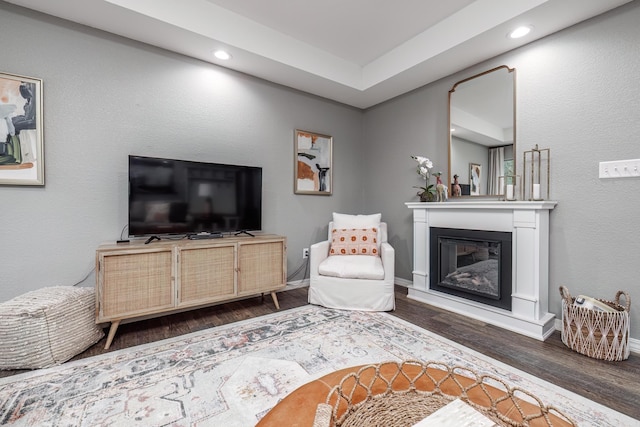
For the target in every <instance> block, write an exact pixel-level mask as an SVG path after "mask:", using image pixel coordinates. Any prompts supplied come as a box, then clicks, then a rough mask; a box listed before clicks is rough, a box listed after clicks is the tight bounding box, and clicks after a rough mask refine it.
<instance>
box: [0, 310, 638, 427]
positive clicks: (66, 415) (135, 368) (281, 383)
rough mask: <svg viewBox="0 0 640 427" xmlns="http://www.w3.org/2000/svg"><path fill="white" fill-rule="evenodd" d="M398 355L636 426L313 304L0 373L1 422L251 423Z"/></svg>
mask: <svg viewBox="0 0 640 427" xmlns="http://www.w3.org/2000/svg"><path fill="white" fill-rule="evenodd" d="M401 359H418V360H423V361H427V360H437V361H440V362H444V363H447V364H454V365H462V366H465V367H469V368H471V369H473V370H475V371H476V372H479V373H484V372H486V373H491V374H493V375H497V376H499V377H502V378H504V379H505V380H506V381H507V382H508V383H509V384H511V385H512V386H519V387H522V388H524V389H527V390H529V391H531V392H532V393H534V394H535V395H537V396H538V397H540V398H541V399H542V401H543V402H544V403H548V404H553V405H555V406H557V407H558V408H560V409H561V410H562V411H563V412H564V413H566V414H567V415H569V416H570V417H572V418H573V419H575V420H576V421H577V422H578V423H579V425H581V426H599V427H602V426H612V427H614V426H615V427H620V426H632V425H636V426H637V425H638V422H637V421H636V420H633V419H631V418H629V417H627V416H625V415H623V414H620V413H617V412H614V411H611V410H609V409H607V408H605V407H603V406H602V405H599V404H597V403H595V402H592V401H589V400H587V399H584V398H582V397H580V396H578V395H576V394H574V393H571V392H569V391H566V390H563V389H561V388H558V387H556V386H554V385H552V384H549V383H547V382H544V381H541V380H538V379H536V378H534V377H532V376H530V375H528V374H525V373H523V372H521V371H518V370H515V369H513V368H511V367H509V366H507V365H504V364H502V363H500V362H497V361H495V360H492V359H489V358H487V357H486V356H483V355H482V354H480V353H477V352H475V351H473V350H470V349H468V348H466V347H463V346H460V345H458V344H456V343H454V342H452V341H449V340H447V339H445V338H442V337H440V336H438V335H436V334H433V333H431V332H429V331H426V330H424V329H420V328H418V327H416V326H414V325H412V324H410V323H407V322H405V321H402V320H400V319H398V318H396V317H393V316H392V315H389V314H387V313H368V312H354V311H341V310H330V309H324V308H320V307H316V306H310V305H309V306H304V307H300V308H296V309H292V310H287V311H282V312H279V313H276V314H272V315H268V316H264V317H259V318H255V319H250V320H246V321H243V322H238V323H233V324H230V325H226V326H220V327H214V328H210V329H207V330H205V331H200V332H196V333H192V334H189V335H184V336H181V337H177V338H172V339H168V340H164V341H159V342H155V343H152V344H147V345H144V346H138V347H134V348H130V349H126V350H120V351H115V352H112V353H107V354H104V355H100V356H95V357H91V358H88V359H83V360H77V361H74V362H70V363H66V364H63V365H61V366H57V367H54V368H49V369H43V370H39V371H34V372H29V373H25V374H20V375H16V376H13V377H8V378H4V379H1V380H0V405H1V406H0V424H2V425H12V426H184V427H187V426H194V427H196V426H197V427H200V426H225V427H235V426H242V427H244V426H253V425H255V423H256V422H257V421H258V420H259V419H260V418H262V416H264V414H265V413H266V412H267V411H268V410H269V409H270V408H272V407H273V406H274V405H275V404H276V403H278V401H279V400H280V399H282V398H283V397H284V396H286V395H287V394H288V393H290V392H291V391H293V390H294V389H296V388H297V387H299V386H301V385H302V384H304V383H306V382H309V381H311V380H313V379H316V378H318V377H320V376H323V375H325V374H327V373H329V372H332V371H334V370H337V369H341V368H345V367H349V366H355V365H362V364H368V363H377V362H382V361H387V360H401ZM285 427H286V426H285Z"/></svg>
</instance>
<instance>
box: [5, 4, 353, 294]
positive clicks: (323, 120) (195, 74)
mask: <svg viewBox="0 0 640 427" xmlns="http://www.w3.org/2000/svg"><path fill="white" fill-rule="evenodd" d="M0 29H1V30H0V31H1V32H2V48H1V50H0V51H1V52H2V54H1V55H0V70H2V71H4V72H11V73H15V74H20V75H26V76H32V77H38V78H41V79H42V80H43V89H44V90H43V92H44V139H45V167H46V171H45V175H46V186H45V187H44V188H29V187H6V186H3V187H0V195H1V196H0V197H2V201H3V202H2V203H1V204H0V218H1V219H2V220H1V221H2V222H1V223H0V224H1V225H0V229H1V230H2V233H1V234H2V244H1V245H0V263H1V267H0V301H5V300H7V299H10V298H12V297H14V296H17V295H19V294H21V293H23V292H25V291H28V290H33V289H37V288H41V287H45V286H53V285H71V284H74V283H76V282H78V281H80V280H82V278H83V277H85V275H87V274H89V273H90V272H91V270H92V269H93V267H94V264H95V249H96V247H97V246H98V245H99V244H100V243H102V242H105V241H112V242H113V241H115V240H116V239H118V238H119V236H120V232H121V230H122V229H123V227H124V225H125V224H126V223H127V156H128V155H129V154H139V155H147V156H158V157H171V158H179V159H187V160H203V161H211V162H221V163H233V164H246V165H256V166H262V167H263V181H264V182H263V188H264V192H263V228H264V230H265V231H267V232H270V233H277V234H282V235H286V236H287V237H288V270H289V272H294V271H295V270H296V269H297V267H298V266H299V265H300V264H301V263H302V248H303V247H308V246H309V245H310V244H311V243H313V242H316V241H318V240H321V237H324V236H326V228H327V223H328V221H329V220H330V218H331V213H332V212H333V211H334V210H335V211H342V212H349V213H356V212H358V211H359V208H360V207H361V205H362V201H363V200H362V195H361V191H360V190H361V188H362V186H363V179H364V178H363V176H362V175H363V174H362V173H361V172H362V171H360V170H358V169H357V168H355V167H354V165H359V164H360V156H361V149H360V143H361V140H362V129H361V126H362V120H361V119H362V112H361V111H360V110H359V109H354V108H350V107H346V106H344V105H341V104H337V103H334V102H329V101H327V100H323V99H320V98H317V97H313V96H310V95H307V94H304V93H301V92H296V91H293V90H288V89H286V88H283V87H280V86H276V85H272V84H270V83H267V82H265V81H262V80H258V79H255V78H251V77H249V76H246V75H243V74H240V73H236V72H232V71H229V70H226V69H224V68H220V67H217V66H214V65H210V64H206V63H203V62H200V61H197V60H193V59H190V58H186V57H183V56H180V55H176V54H173V53H170V52H166V51H164V50H160V49H156V48H152V47H149V46H147V45H144V44H141V43H137V42H133V41H130V40H127V39H123V38H120V37H116V36H112V35H109V34H106V33H103V32H100V31H95V30H92V29H89V28H86V27H82V26H79V25H74V24H70V23H68V22H65V21H62V20H58V19H55V18H52V17H48V16H46V15H42V14H37V13H33V12H30V11H28V10H26V9H22V8H17V7H15V6H12V5H9V4H7V3H3V2H0ZM296 128H301V129H306V130H310V131H315V132H320V133H326V134H330V135H332V136H333V137H334V155H335V162H334V166H335V170H334V178H335V180H336V182H339V183H340V185H338V186H336V187H335V188H334V194H333V196H332V197H324V196H307V195H294V194H293V159H294V155H293V132H294V129H296ZM296 279H302V275H301V274H300V275H299V276H298V277H294V278H292V280H296ZM94 280H95V279H94V276H93V274H89V277H88V278H87V280H86V281H85V282H84V283H83V284H84V285H88V286H92V285H93V283H95V282H94Z"/></svg>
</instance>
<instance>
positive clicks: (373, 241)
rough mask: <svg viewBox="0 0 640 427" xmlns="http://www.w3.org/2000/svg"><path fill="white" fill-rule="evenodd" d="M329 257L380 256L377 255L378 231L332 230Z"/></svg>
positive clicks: (364, 229)
mask: <svg viewBox="0 0 640 427" xmlns="http://www.w3.org/2000/svg"><path fill="white" fill-rule="evenodd" d="M329 255H376V256H378V255H380V254H379V253H378V229H377V228H376V227H374V228H348V229H347V228H340V229H339V228H334V229H333V230H331V250H330V251H329Z"/></svg>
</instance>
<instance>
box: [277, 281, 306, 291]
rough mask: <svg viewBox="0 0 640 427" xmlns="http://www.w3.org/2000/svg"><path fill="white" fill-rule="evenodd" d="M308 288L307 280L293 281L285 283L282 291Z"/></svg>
mask: <svg viewBox="0 0 640 427" xmlns="http://www.w3.org/2000/svg"><path fill="white" fill-rule="evenodd" d="M308 286H309V279H302V280H294V281H291V282H287V286H285V287H284V289H283V290H284V291H288V290H291V289H296V288H305V287H308Z"/></svg>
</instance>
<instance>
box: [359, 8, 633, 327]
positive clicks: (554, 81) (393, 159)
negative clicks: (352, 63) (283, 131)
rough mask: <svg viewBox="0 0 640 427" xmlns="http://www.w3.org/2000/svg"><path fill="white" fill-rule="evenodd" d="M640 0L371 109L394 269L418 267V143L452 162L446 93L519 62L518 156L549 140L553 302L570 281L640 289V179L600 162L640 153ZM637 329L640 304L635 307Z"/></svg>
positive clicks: (612, 290) (370, 133)
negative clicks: (606, 171)
mask: <svg viewBox="0 0 640 427" xmlns="http://www.w3.org/2000/svg"><path fill="white" fill-rule="evenodd" d="M638 22H640V2H632V3H629V4H628V5H626V6H623V7H621V8H618V9H616V10H614V11H612V12H610V13H607V14H605V15H602V16H600V17H596V18H594V19H592V20H589V21H587V22H585V23H582V24H579V25H577V26H574V27H572V28H569V29H567V30H564V31H562V32H559V33H556V34H555V35H552V36H550V37H546V38H545V39H542V40H540V41H538V42H534V43H532V44H530V45H528V46H525V47H523V48H520V49H517V50H514V51H512V52H510V53H508V54H505V55H501V56H499V57H497V58H494V59H492V60H490V61H486V62H485V63H482V64H478V65H477V66H474V67H471V68H469V69H467V70H464V71H462V72H459V73H456V74H454V75H451V76H449V77H447V78H444V79H442V80H440V81H438V82H435V83H433V84H431V85H428V86H426V87H423V88H421V89H418V90H416V91H414V92H412V93H410V94H407V95H404V96H402V97H399V98H396V99H394V100H392V101H389V102H387V103H385V104H381V105H379V106H376V107H374V108H372V109H370V110H368V111H366V112H365V117H364V130H365V134H364V138H365V141H366V143H367V152H368V153H369V156H370V157H369V162H368V164H374V163H377V164H381V165H383V168H384V171H386V172H385V173H377V174H369V175H368V177H369V181H368V184H367V186H366V187H365V190H366V198H365V205H364V206H365V210H371V211H373V210H382V211H383V212H384V214H385V219H386V220H387V221H388V222H389V232H390V235H391V240H392V242H393V243H394V245H395V248H396V254H397V257H398V259H397V261H396V275H397V276H398V277H401V278H404V279H407V280H410V279H411V256H412V245H413V241H412V237H411V236H412V235H411V233H412V222H411V221H412V220H411V212H410V211H409V209H407V208H406V206H404V202H406V201H409V200H413V201H417V198H416V197H415V190H414V189H413V188H412V186H413V185H419V182H420V181H419V178H418V176H417V174H416V173H415V162H414V161H413V160H411V159H410V156H411V155H412V154H418V155H424V156H427V157H430V158H431V159H432V160H433V161H434V164H435V165H434V169H436V170H438V169H441V170H446V165H447V150H446V147H447V131H448V125H447V116H446V110H447V93H448V90H449V89H450V88H451V87H452V86H453V84H454V83H456V82H457V81H459V80H462V79H464V78H467V77H469V76H472V75H475V74H477V73H479V72H481V71H484V70H487V69H490V68H493V67H495V66H498V65H502V64H506V65H508V66H510V67H515V68H516V73H517V76H516V93H517V153H516V161H517V162H518V163H517V167H518V168H519V170H520V171H521V170H522V169H521V168H522V164H521V163H522V153H523V152H524V151H526V150H530V149H531V148H533V146H534V145H535V144H539V145H540V148H550V149H551V199H554V200H558V202H559V203H558V206H557V207H556V209H555V210H554V211H552V214H551V242H550V246H551V247H550V250H551V260H550V263H551V271H550V283H551V300H550V310H551V311H552V312H554V313H556V314H557V315H559V314H560V313H561V299H560V296H559V292H558V290H557V289H558V287H559V286H560V285H565V286H567V287H568V288H569V291H570V292H571V293H572V294H573V295H577V294H580V293H582V294H587V295H591V296H595V297H598V298H605V299H610V300H612V299H614V297H615V294H616V292H617V291H618V290H624V291H626V292H628V293H629V294H630V295H631V297H632V298H634V297H635V301H638V298H639V297H640V292H639V291H640V285H639V283H640V281H639V279H638V276H639V272H640V269H639V266H640V221H638V212H640V196H639V194H640V179H637V178H636V179H627V180H601V179H599V178H598V162H600V161H604V160H622V159H637V158H640V84H639V83H640V77H639V76H640V55H639V54H638V43H639V42H640V26H638ZM631 335H632V337H634V338H636V339H638V338H640V314H639V313H638V310H637V308H632V310H631Z"/></svg>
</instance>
